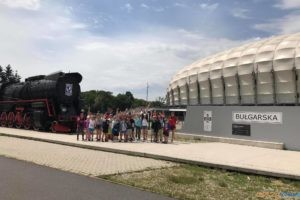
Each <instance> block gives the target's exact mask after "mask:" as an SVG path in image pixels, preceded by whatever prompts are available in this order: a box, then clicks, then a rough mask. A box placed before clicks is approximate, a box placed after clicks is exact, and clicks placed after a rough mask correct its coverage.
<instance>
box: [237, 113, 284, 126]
mask: <svg viewBox="0 0 300 200" xmlns="http://www.w3.org/2000/svg"><path fill="white" fill-rule="evenodd" d="M232 121H234V122H243V123H268V124H282V112H248V111H233V112H232Z"/></svg>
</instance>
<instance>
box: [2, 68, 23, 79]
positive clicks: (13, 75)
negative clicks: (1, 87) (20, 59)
mask: <svg viewBox="0 0 300 200" xmlns="http://www.w3.org/2000/svg"><path fill="white" fill-rule="evenodd" d="M20 80H21V76H20V75H19V74H18V71H15V72H14V70H13V69H12V67H11V66H10V65H7V66H6V67H5V69H3V68H2V67H1V66H0V82H1V83H19V82H20Z"/></svg>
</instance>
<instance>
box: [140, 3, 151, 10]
mask: <svg viewBox="0 0 300 200" xmlns="http://www.w3.org/2000/svg"><path fill="white" fill-rule="evenodd" d="M141 7H142V8H145V9H149V8H150V7H149V6H148V5H147V4H145V3H142V4H141Z"/></svg>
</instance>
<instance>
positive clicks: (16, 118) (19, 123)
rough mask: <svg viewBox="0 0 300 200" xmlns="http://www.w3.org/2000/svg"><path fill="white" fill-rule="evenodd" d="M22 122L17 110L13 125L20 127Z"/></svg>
mask: <svg viewBox="0 0 300 200" xmlns="http://www.w3.org/2000/svg"><path fill="white" fill-rule="evenodd" d="M22 124H23V118H22V114H21V113H20V112H17V114H16V117H15V125H16V127H17V128H21V127H22Z"/></svg>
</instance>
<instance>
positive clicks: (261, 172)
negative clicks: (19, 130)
mask: <svg viewBox="0 0 300 200" xmlns="http://www.w3.org/2000/svg"><path fill="white" fill-rule="evenodd" d="M0 136H6V137H14V138H20V139H27V140H34V141H40V142H48V143H53V144H60V145H65V146H71V147H78V148H84V149H90V150H96V151H105V152H110V153H117V154H125V155H130V156H139V157H145V158H152V159H156V160H164V161H170V162H177V163H183V164H192V165H200V166H205V167H213V168H219V169H225V170H230V171H237V172H243V173H250V174H258V175H263V176H271V177H278V178H288V179H295V180H300V175H294V174H288V173H279V172H273V171H266V170H257V169H252V168H246V167H239V166H230V165H224V164H218V163H211V162H204V161H196V160H187V159H183V158H174V157H169V156H162V155H156V154H151V153H144V152H134V151H129V150H121V149H114V148H109V147H99V146H91V145H86V144H76V143H72V142H63V141H58V140H51V139H43V138H35V137H30V136H20V135H11V134H6V133H0Z"/></svg>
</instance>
